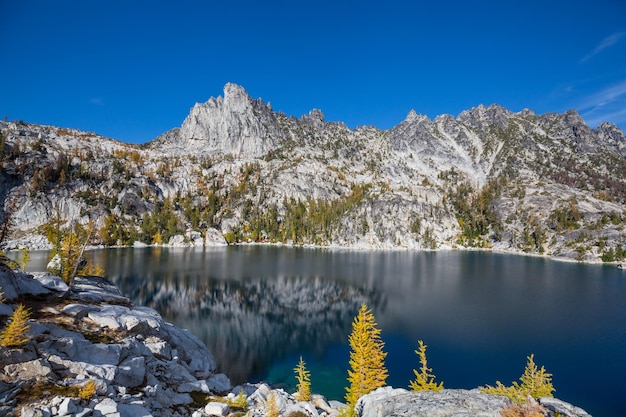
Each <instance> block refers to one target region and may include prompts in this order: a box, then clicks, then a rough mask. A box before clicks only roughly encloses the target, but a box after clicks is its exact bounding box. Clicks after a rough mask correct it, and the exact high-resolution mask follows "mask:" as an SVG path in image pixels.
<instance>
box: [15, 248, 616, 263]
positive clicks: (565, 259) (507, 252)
mask: <svg viewBox="0 0 626 417" xmlns="http://www.w3.org/2000/svg"><path fill="white" fill-rule="evenodd" d="M228 246H274V247H286V248H302V249H316V250H331V251H335V250H336V251H346V252H416V253H421V252H452V251H458V252H485V253H493V254H501V255H517V256H529V257H534V258H543V259H545V260H550V261H556V262H571V263H580V264H585V265H606V266H614V267H617V266H618V265H620V264H624V263H625V262H626V260H622V261H612V262H603V261H602V260H601V259H595V260H578V259H573V258H568V257H565V256H551V255H541V254H538V253H528V252H523V251H515V250H506V249H493V248H474V247H451V246H446V247H441V248H436V249H425V248H419V249H418V248H410V247H406V246H391V247H376V246H370V247H364V246H361V245H348V246H343V245H337V244H330V245H316V244H312V243H303V244H294V243H282V242H238V243H231V244H227V243H224V244H208V245H207V244H204V245H194V244H180V245H179V244H174V245H169V244H144V243H142V244H140V245H133V246H126V245H116V246H106V245H95V246H87V247H85V251H94V250H101V249H144V248H166V249H200V248H202V249H207V248H226V247H228ZM20 250H21V249H17V248H13V249H9V250H7V253H8V254H17V253H19V251H20ZM51 250H52V249H51V248H50V249H32V250H30V252H49V251H51Z"/></svg>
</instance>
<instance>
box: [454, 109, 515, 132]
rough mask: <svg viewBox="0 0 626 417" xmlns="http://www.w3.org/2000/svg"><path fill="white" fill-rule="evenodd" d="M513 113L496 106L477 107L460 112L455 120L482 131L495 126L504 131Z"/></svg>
mask: <svg viewBox="0 0 626 417" xmlns="http://www.w3.org/2000/svg"><path fill="white" fill-rule="evenodd" d="M512 115H513V113H512V112H511V111H510V110H507V109H506V108H504V107H502V106H500V105H498V104H491V105H490V106H484V105H482V104H481V105H479V106H476V107H473V108H471V109H469V110H464V111H462V112H461V113H460V114H459V116H458V117H457V120H458V121H460V122H462V123H465V124H467V125H469V126H471V127H473V128H476V129H479V130H484V128H485V127H486V126H497V127H499V128H501V129H506V128H507V126H508V123H509V119H510V118H511V116H512Z"/></svg>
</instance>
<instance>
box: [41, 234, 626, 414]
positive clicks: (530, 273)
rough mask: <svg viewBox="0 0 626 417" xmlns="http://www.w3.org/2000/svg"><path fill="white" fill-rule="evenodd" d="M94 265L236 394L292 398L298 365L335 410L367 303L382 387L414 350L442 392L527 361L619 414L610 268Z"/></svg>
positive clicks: (159, 253)
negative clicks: (282, 389) (251, 383)
mask: <svg viewBox="0 0 626 417" xmlns="http://www.w3.org/2000/svg"><path fill="white" fill-rule="evenodd" d="M89 256H91V257H93V258H94V259H95V260H96V261H98V262H100V263H101V264H102V265H103V266H104V268H105V269H106V271H107V273H108V276H109V278H110V279H111V280H112V281H113V282H115V283H116V284H118V285H119V286H120V287H121V289H122V291H123V292H124V293H125V294H126V295H128V296H129V297H131V299H133V301H134V302H135V303H138V304H143V305H148V306H151V307H153V308H155V309H157V310H158V311H159V312H160V313H161V314H162V315H163V316H164V317H165V318H166V320H168V321H171V322H173V323H174V324H177V325H179V326H181V327H185V328H188V329H190V330H191V331H193V332H194V333H196V334H197V335H198V336H199V337H200V338H202V339H203V340H204V341H205V342H206V343H207V345H208V346H209V348H210V349H211V350H212V352H213V353H214V354H215V356H216V358H217V360H218V363H219V364H220V368H221V371H223V372H225V373H227V374H228V375H229V376H230V377H231V379H232V380H233V382H235V383H238V382H243V381H246V380H265V381H268V382H270V383H273V384H276V385H283V386H286V387H288V388H290V389H293V388H292V387H293V386H295V378H294V375H293V368H294V367H295V366H296V364H297V362H298V358H299V356H300V355H302V356H303V357H304V360H305V361H306V362H307V367H308V369H309V370H310V371H311V379H312V387H313V391H314V392H318V393H321V394H324V395H326V396H327V397H328V398H331V399H339V400H342V399H343V395H344V387H345V385H346V382H345V380H346V376H347V368H348V346H347V338H348V335H349V333H350V331H351V321H352V318H353V317H354V315H355V314H356V312H357V311H358V308H359V306H360V304H361V303H362V302H365V303H367V304H368V306H369V307H371V308H372V310H373V312H374V314H375V316H376V319H377V321H378V324H379V327H380V328H382V330H383V339H384V341H385V343H386V346H385V350H386V351H387V353H388V356H387V360H386V365H387V368H388V369H389V379H388V380H387V382H388V384H390V385H393V386H395V387H404V388H406V387H407V386H408V383H409V381H410V380H411V379H412V378H413V377H414V375H413V371H412V369H413V368H417V367H418V366H419V363H418V360H417V356H416V355H415V353H414V350H415V349H416V348H417V340H423V341H424V342H425V343H426V344H427V345H428V351H427V356H428V361H429V366H430V367H431V368H433V373H434V374H435V375H436V376H437V380H438V381H443V382H444V384H445V386H446V387H447V388H475V387H477V386H481V385H486V384H490V385H493V384H495V382H496V380H499V381H501V382H503V383H504V384H506V385H509V384H510V383H511V382H512V381H514V380H517V379H518V378H519V376H520V375H521V374H522V372H523V370H524V366H525V365H526V357H527V356H528V355H530V354H531V353H534V354H535V362H536V363H537V364H538V365H539V366H541V365H543V366H545V368H546V370H547V371H548V372H550V373H552V374H553V375H554V377H553V383H554V386H555V388H556V392H555V396H557V397H559V398H561V399H563V400H565V401H568V402H571V403H574V404H575V405H578V406H580V407H582V408H584V409H586V410H587V411H588V412H590V413H591V414H593V415H594V416H596V417H602V416H621V415H626V398H625V397H624V379H625V378H626V304H625V300H626V272H624V271H621V270H618V269H617V268H615V267H613V266H602V265H584V264H577V263H563V262H555V261H549V260H545V259H542V258H534V257H523V256H514V255H500V254H491V253H483V252H456V251H454V252H423V253H413V252H402V251H398V252H369V251H357V252H355V251H342V250H322V249H305V248H285V247H269V246H239V247H227V248H217V249H213V248H211V249H206V250H205V249H164V248H144V249H108V250H98V251H93V252H90V253H89ZM40 262H41V261H40V260H39V261H38V260H37V259H36V257H35V256H33V263H31V265H30V269H37V268H39V269H40V266H39V265H38V263H40Z"/></svg>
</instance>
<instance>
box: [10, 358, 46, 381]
mask: <svg viewBox="0 0 626 417" xmlns="http://www.w3.org/2000/svg"><path fill="white" fill-rule="evenodd" d="M2 373H3V374H4V375H6V376H8V377H9V378H11V379H12V380H16V381H17V380H29V379H33V378H52V379H56V375H55V374H54V372H53V371H52V367H51V366H50V363H48V361H47V360H45V359H42V358H38V359H35V360H32V361H28V362H21V363H14V364H11V365H6V366H5V367H4V368H3V371H2Z"/></svg>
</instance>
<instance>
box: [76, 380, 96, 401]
mask: <svg viewBox="0 0 626 417" xmlns="http://www.w3.org/2000/svg"><path fill="white" fill-rule="evenodd" d="M94 395H96V383H95V382H94V380H93V379H90V380H89V381H87V383H86V384H85V385H83V386H82V387H81V388H80V390H78V398H80V399H81V400H85V401H89V400H91V399H92V398H93V396H94Z"/></svg>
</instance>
